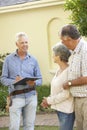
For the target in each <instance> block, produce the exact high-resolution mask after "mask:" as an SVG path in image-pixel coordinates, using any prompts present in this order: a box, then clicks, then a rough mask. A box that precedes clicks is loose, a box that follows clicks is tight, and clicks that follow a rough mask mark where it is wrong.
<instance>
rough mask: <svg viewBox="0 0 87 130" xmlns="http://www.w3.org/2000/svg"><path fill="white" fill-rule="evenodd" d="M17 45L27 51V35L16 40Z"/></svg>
mask: <svg viewBox="0 0 87 130" xmlns="http://www.w3.org/2000/svg"><path fill="white" fill-rule="evenodd" d="M16 45H17V47H18V50H19V51H20V52H24V53H26V52H27V50H28V38H27V37H25V36H21V37H20V38H19V39H18V41H17V42H16Z"/></svg>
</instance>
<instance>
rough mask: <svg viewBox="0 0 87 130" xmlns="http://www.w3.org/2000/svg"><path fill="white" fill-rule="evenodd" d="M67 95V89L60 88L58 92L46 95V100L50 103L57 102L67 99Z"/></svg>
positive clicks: (68, 94) (68, 93)
mask: <svg viewBox="0 0 87 130" xmlns="http://www.w3.org/2000/svg"><path fill="white" fill-rule="evenodd" d="M69 96H70V92H69V90H64V89H62V91H61V92H59V93H58V94H56V95H53V96H49V97H47V102H48V104H50V105H53V104H58V103H61V102H63V101H65V100H66V99H68V98H69Z"/></svg>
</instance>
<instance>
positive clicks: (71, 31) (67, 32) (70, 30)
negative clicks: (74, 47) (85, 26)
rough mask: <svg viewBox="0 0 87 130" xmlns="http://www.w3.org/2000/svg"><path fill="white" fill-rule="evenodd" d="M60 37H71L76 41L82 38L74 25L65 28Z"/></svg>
mask: <svg viewBox="0 0 87 130" xmlns="http://www.w3.org/2000/svg"><path fill="white" fill-rule="evenodd" d="M60 35H61V36H62V37H64V36H66V37H67V36H68V37H71V38H72V39H74V40H76V39H78V38H80V32H79V31H78V29H77V28H76V26H75V25H72V24H68V25H65V26H63V27H62V29H61V32H60Z"/></svg>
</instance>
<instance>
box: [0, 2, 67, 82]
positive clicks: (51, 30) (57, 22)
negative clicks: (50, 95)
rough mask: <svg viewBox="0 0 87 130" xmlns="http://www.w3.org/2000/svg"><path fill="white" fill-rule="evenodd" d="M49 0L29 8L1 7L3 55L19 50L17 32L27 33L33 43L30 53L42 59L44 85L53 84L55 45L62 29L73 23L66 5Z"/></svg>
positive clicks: (40, 63) (1, 49) (0, 21)
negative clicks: (52, 48)
mask: <svg viewBox="0 0 87 130" xmlns="http://www.w3.org/2000/svg"><path fill="white" fill-rule="evenodd" d="M47 1H48V2H47ZM47 1H46V0H42V3H43V4H44V3H45V4H44V6H43V4H42V3H41V1H40V3H39V2H37V4H36V5H37V6H38V4H39V6H38V7H37V6H36V7H34V6H33V7H32V6H31V5H29V6H28V7H29V8H28V7H27V8H26V9H20V10H18V11H17V10H12V9H13V8H12V9H10V11H8V12H4V11H3V10H5V9H1V10H0V11H1V12H0V54H3V53H7V52H10V53H11V52H13V51H15V49H16V45H15V34H16V33H17V32H19V31H24V32H26V33H27V34H28V36H29V42H30V43H29V52H30V53H31V54H32V55H34V56H35V57H36V58H37V59H38V62H39V65H40V69H41V72H42V76H43V84H49V83H50V81H51V79H52V77H53V75H52V74H51V73H50V72H53V71H54V69H55V65H54V63H53V61H52V51H51V47H52V45H54V44H55V43H57V42H58V41H59V38H58V30H60V28H61V26H62V25H64V24H67V23H68V22H69V20H68V19H67V17H68V15H69V12H64V9H63V4H58V2H57V1H58V0H55V1H56V2H57V3H56V2H55V1H54V2H53V0H47ZM50 1H51V3H50ZM52 2H53V4H52ZM18 7H19V6H18ZM30 7H31V8H30ZM16 9H18V8H16ZM11 10H12V11H11Z"/></svg>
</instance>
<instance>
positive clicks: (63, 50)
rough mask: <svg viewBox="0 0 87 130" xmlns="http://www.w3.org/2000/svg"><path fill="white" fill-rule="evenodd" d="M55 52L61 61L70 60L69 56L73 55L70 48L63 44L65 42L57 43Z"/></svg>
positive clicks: (54, 47) (54, 48)
mask: <svg viewBox="0 0 87 130" xmlns="http://www.w3.org/2000/svg"><path fill="white" fill-rule="evenodd" d="M52 49H53V52H54V54H55V56H59V57H60V59H61V61H64V62H68V59H69V56H70V55H71V52H70V51H69V49H68V48H67V47H66V46H65V45H63V44H59V45H58V44H56V45H55V46H53V48H52Z"/></svg>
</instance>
